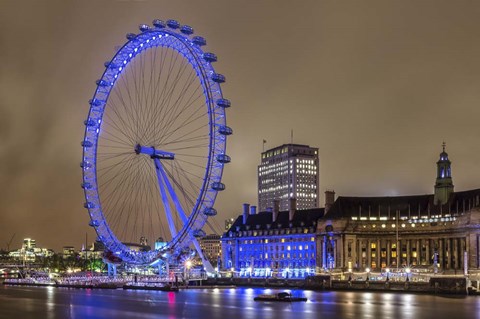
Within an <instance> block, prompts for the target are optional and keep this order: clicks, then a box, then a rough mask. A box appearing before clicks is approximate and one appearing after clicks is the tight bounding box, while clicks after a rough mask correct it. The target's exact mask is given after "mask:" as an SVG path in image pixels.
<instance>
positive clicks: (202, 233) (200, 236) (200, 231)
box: [193, 229, 207, 238]
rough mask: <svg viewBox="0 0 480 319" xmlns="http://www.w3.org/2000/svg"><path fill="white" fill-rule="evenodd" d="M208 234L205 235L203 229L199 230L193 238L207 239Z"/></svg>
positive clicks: (194, 233)
mask: <svg viewBox="0 0 480 319" xmlns="http://www.w3.org/2000/svg"><path fill="white" fill-rule="evenodd" d="M206 235H207V234H205V232H204V231H203V230H201V229H197V230H195V231H194V232H193V236H194V237H195V238H202V237H205V236H206Z"/></svg>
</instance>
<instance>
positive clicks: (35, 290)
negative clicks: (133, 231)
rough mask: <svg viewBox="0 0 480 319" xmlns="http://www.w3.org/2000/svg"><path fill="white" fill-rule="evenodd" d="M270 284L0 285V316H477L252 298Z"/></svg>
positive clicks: (336, 300)
mask: <svg viewBox="0 0 480 319" xmlns="http://www.w3.org/2000/svg"><path fill="white" fill-rule="evenodd" d="M274 292H278V290H270V289H252V288H237V289H189V290H181V291H180V292H177V293H175V292H161V291H129V290H121V289H117V290H100V289H85V290H83V289H68V288H54V287H9V286H0V318H8V319H23V318H35V319H42V318H61V319H64V318H78V319H83V318H113V319H121V318H168V319H170V318H171V319H173V318H207V319H215V318H222V319H237V318H262V319H263V318H265V319H269V318H271V319H282V318H296V319H303V318H329V319H334V318H351V319H353V318H356V319H358V318H372V319H383V318H399V319H400V318H401V319H408V318H416V319H418V318H435V319H442V318H448V319H463V318H479V319H480V297H474V296H468V297H467V296H462V297H455V296H450V297H449V296H433V295H419V294H403V293H385V292H344V291H325V292H313V291H301V290H293V291H292V294H293V295H294V296H305V297H307V298H308V301H307V302H296V303H281V302H276V303H275V302H258V301H253V298H254V296H256V295H259V294H265V293H274Z"/></svg>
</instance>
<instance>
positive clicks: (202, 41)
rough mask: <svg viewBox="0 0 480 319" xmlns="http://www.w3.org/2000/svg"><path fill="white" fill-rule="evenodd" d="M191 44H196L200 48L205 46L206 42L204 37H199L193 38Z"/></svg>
mask: <svg viewBox="0 0 480 319" xmlns="http://www.w3.org/2000/svg"><path fill="white" fill-rule="evenodd" d="M192 42H193V44H196V45H198V46H199V47H201V46H204V45H206V44H207V40H205V38H204V37H200V36H195V37H193V38H192Z"/></svg>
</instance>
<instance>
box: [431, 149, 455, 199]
mask: <svg viewBox="0 0 480 319" xmlns="http://www.w3.org/2000/svg"><path fill="white" fill-rule="evenodd" d="M446 146H447V144H446V143H445V141H444V142H443V143H442V152H441V153H440V159H439V160H438V162H437V179H436V181H435V195H434V204H435V205H439V204H440V205H444V204H446V203H447V202H448V199H449V197H450V194H451V193H453V182H452V171H451V162H450V160H449V159H448V154H447V152H445V147H446Z"/></svg>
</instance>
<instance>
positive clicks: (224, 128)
mask: <svg viewBox="0 0 480 319" xmlns="http://www.w3.org/2000/svg"><path fill="white" fill-rule="evenodd" d="M218 133H220V134H222V135H232V134H233V130H232V129H231V128H230V127H228V126H226V125H222V126H220V127H219V128H218Z"/></svg>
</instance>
